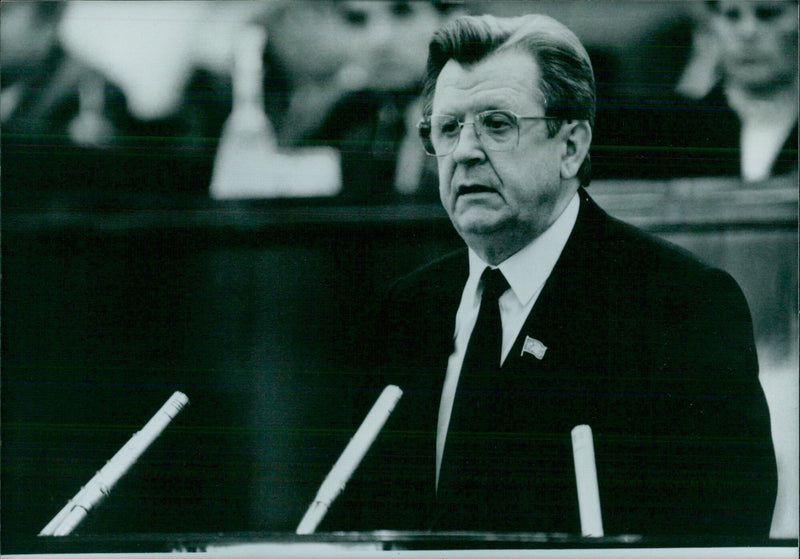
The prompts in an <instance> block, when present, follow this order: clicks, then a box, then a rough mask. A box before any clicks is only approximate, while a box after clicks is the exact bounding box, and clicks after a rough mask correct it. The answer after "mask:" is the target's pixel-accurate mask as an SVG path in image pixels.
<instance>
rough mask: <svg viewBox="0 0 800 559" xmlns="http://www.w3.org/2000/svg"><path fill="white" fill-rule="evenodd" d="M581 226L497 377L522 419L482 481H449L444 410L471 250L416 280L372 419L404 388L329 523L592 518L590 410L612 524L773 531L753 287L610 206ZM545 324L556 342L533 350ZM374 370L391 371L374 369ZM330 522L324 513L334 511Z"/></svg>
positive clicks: (380, 344)
mask: <svg viewBox="0 0 800 559" xmlns="http://www.w3.org/2000/svg"><path fill="white" fill-rule="evenodd" d="M580 196H581V207H580V212H579V216H578V220H577V223H576V225H575V229H574V230H573V232H572V235H571V236H570V238H569V241H568V242H567V244H566V247H565V248H564V251H563V253H562V255H561V257H560V259H559V260H558V263H557V264H556V267H555V269H554V270H553V273H552V274H551V276H550V278H549V279H548V280H547V282H546V284H545V286H544V288H543V291H542V293H541V295H540V297H539V299H538V301H537V302H536V304H535V306H534V308H533V310H532V312H531V314H530V316H529V317H528V318H527V320H526V322H525V324H524V326H523V328H522V330H521V332H520V335H519V337H518V338H517V340H516V342H515V344H514V346H513V348H512V349H511V352H510V354H509V355H508V357H507V359H506V361H505V363H504V365H503V368H502V369H503V374H502V375H501V376H500V378H498V386H497V390H496V397H495V398H494V401H493V405H494V406H495V409H496V414H497V416H498V417H500V416H502V417H505V418H511V419H512V422H511V423H512V427H511V429H510V431H507V432H501V433H497V437H496V441H497V442H496V444H495V445H493V446H492V447H491V448H490V449H487V455H486V458H487V461H488V462H489V463H490V464H491V467H490V468H487V475H486V479H485V480H484V483H483V484H482V485H481V487H478V488H472V489H471V490H470V492H469V494H466V493H465V494H462V495H456V496H455V497H454V498H452V499H448V500H447V501H446V502H442V500H441V499H440V500H439V501H438V502H437V499H436V498H435V491H434V487H435V482H434V479H435V477H434V476H435V440H436V423H437V414H438V409H439V399H440V395H441V390H442V382H443V379H444V374H445V370H446V366H447V359H448V356H449V355H450V353H451V351H452V349H453V330H454V317H455V314H456V309H457V307H458V304H459V300H460V295H461V292H462V289H463V286H464V283H465V281H466V278H467V274H468V264H467V255H466V250H462V251H459V252H458V253H455V254H452V255H450V256H448V257H445V258H444V259H442V260H440V261H437V262H434V263H433V264H431V265H429V266H427V267H425V268H422V269H421V270H419V271H417V272H415V273H413V274H411V275H409V276H407V277H405V278H402V279H400V280H399V281H397V282H396V283H395V284H394V286H393V288H392V289H391V291H390V293H389V294H388V297H387V299H386V301H385V304H384V306H383V308H382V312H381V314H380V320H379V322H378V326H376V328H375V332H374V333H375V334H376V338H377V339H376V340H374V341H371V342H370V343H369V344H365V347H366V348H367V349H368V353H369V356H371V357H372V358H373V361H372V366H373V367H375V369H373V372H372V373H371V374H369V375H368V376H367V378H368V379H369V381H368V382H365V383H364V384H363V385H362V386H361V388H360V389H359V390H358V394H359V395H360V396H363V399H364V400H365V404H363V405H362V406H361V407H358V406H356V407H355V408H354V409H355V410H357V414H358V415H359V417H360V418H363V415H360V414H362V413H366V409H368V407H369V405H371V403H372V402H374V399H375V398H376V397H377V395H378V393H379V390H380V389H381V388H382V387H383V386H384V385H386V384H389V383H392V384H397V385H399V386H400V387H401V388H402V389H403V390H404V395H403V398H402V399H401V400H400V402H399V404H398V406H397V408H396V409H395V411H394V413H393V415H392V416H391V418H390V419H389V422H388V423H387V425H386V427H385V429H384V431H383V432H382V434H381V436H380V437H379V439H378V441H377V442H376V444H375V445H374V446H373V448H372V449H371V451H370V453H369V454H368V455H367V457H366V459H365V461H364V462H363V463H362V465H361V467H360V468H359V470H358V472H357V474H356V476H355V477H354V479H353V480H352V481H351V482H350V484H349V485H348V487H347V488H346V490H345V492H344V493H343V496H342V498H341V499H340V500H339V502H337V503H336V504H335V506H334V508H333V509H332V511H331V513H329V518H330V520H329V524H328V525H327V527H328V528H330V529H334V528H347V529H353V530H363V529H404V530H419V529H428V528H431V527H432V528H433V529H435V530H448V529H454V530H455V529H458V530H462V529H465V530H496V531H528V532H531V531H533V532H566V533H574V534H579V533H580V523H579V513H578V506H577V490H576V484H575V474H574V466H573V457H572V450H571V442H570V431H571V429H572V428H573V427H574V426H575V425H578V424H584V423H585V424H588V425H589V426H591V428H592V430H593V433H594V445H595V454H596V462H597V471H598V479H599V487H600V500H601V503H602V515H603V522H604V527H605V533H606V534H607V535H618V534H643V535H648V536H649V535H687V534H701V535H705V534H728V535H757V536H766V535H767V534H768V532H769V527H770V521H771V516H772V511H773V506H774V502H775V495H776V486H777V481H776V477H777V476H776V465H775V457H774V451H773V447H772V442H771V435H770V423H769V411H768V409H767V405H766V401H765V398H764V394H763V391H762V389H761V387H760V384H759V381H758V375H757V373H758V365H757V360H756V352H755V347H754V342H753V334H752V325H751V319H750V315H749V311H748V307H747V304H746V302H745V299H744V297H743V295H742V292H741V290H740V289H739V288H738V286H737V285H736V283H735V282H734V280H733V279H732V278H731V277H730V276H729V275H728V274H726V273H725V272H722V271H720V270H717V269H712V268H710V267H708V266H705V265H703V264H701V263H699V262H698V261H697V260H695V259H694V258H692V257H691V256H690V255H688V254H687V253H685V252H683V251H681V250H680V249H677V248H675V247H672V246H668V245H667V244H666V243H663V242H660V241H658V240H655V239H653V238H651V237H649V236H646V235H645V234H643V233H642V232H640V231H638V230H636V229H634V228H633V227H631V226H628V225H626V224H623V223H621V222H619V221H616V220H614V219H612V218H610V217H609V216H608V215H607V214H606V213H605V212H603V211H602V210H601V209H600V208H599V207H598V206H596V205H595V203H594V202H593V201H592V200H591V199H590V198H589V197H588V195H587V194H586V192H585V191H583V190H581V193H580ZM526 336H530V337H533V338H536V339H538V340H540V341H542V342H543V343H544V344H545V345H546V346H547V351H546V353H545V355H544V357H543V358H542V359H541V360H539V359H537V358H536V357H534V356H532V355H531V354H529V353H523V352H522V344H523V342H524V340H525V338H526ZM374 371H380V373H376V372H374ZM322 529H324V526H323V528H322Z"/></svg>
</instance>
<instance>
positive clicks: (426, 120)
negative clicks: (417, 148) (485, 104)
mask: <svg viewBox="0 0 800 559" xmlns="http://www.w3.org/2000/svg"><path fill="white" fill-rule="evenodd" d="M490 113H500V114H503V115H511V116H512V117H514V120H513V124H514V126H515V128H516V130H517V140H516V142H509V144H508V147H503V148H502V149H495V148H490V147H489V146H487V145H486V144H485V143H484V141H483V138H482V137H481V133H480V131H479V130H478V128H476V127H475V121H476V119H477V120H482V119H481V116H485V115H487V114H490ZM434 116H449V117H452V118H453V119H454V120H455V121H456V123H457V124H458V135H457V136H456V140H455V142H454V143H453V149H451V150H450V151H448V152H447V153H441V154H440V153H431V152H430V151H428V146H427V144H426V142H430V145H431V149H433V143H432V141H431V139H430V133H431V128H430V126H431V118H433V117H434ZM520 120H563V118H562V117H558V116H523V115H518V114H517V113H515V112H514V111H510V110H507V109H489V110H486V111H481V112H479V113H476V114H475V116H474V117H473V118H472V121H466V120H464V121H462V120H460V119H459V118H458V117H456V116H454V115H449V114H437V115H430V116H428V117H423V118H422V120H420V121H419V123H417V132H418V133H419V136H420V140H421V141H422V147H423V149H424V150H425V154H426V155H430V156H431V157H447V156H448V155H450V154H452V153H453V152H454V151H455V150H456V148H458V143H459V142H460V141H461V131H462V130H463V129H464V126H466V125H467V124H471V125H472V127H473V130H475V136H476V137H477V138H478V141H479V142H480V144H481V146H482V147H483V148H484V149H486V150H488V151H495V152H504V151H511V150H513V149H515V148H516V147H517V146H519V136H520V127H519V121H520ZM426 126H427V127H428V130H427V134H428V136H427V139H426V137H425V132H424V131H423V130H424V128H425V127H426ZM512 143H513V145H512Z"/></svg>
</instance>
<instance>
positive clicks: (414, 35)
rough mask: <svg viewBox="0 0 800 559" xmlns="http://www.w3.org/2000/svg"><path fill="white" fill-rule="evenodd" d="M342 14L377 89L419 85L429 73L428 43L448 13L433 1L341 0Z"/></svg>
mask: <svg viewBox="0 0 800 559" xmlns="http://www.w3.org/2000/svg"><path fill="white" fill-rule="evenodd" d="M336 4H337V7H338V11H339V15H340V17H341V18H342V20H343V21H344V23H345V25H346V26H347V28H348V30H347V34H348V36H349V39H348V40H351V41H353V44H354V46H355V50H354V62H355V63H356V64H357V65H358V66H360V67H362V68H363V69H364V70H365V71H366V74H367V76H368V84H367V87H369V88H370V89H373V90H377V91H381V90H401V89H407V88H412V87H415V86H417V85H418V84H419V83H420V81H421V79H422V76H423V74H424V73H425V63H426V61H427V57H428V43H429V41H430V39H431V36H432V35H433V32H434V31H435V30H436V29H437V28H438V27H439V26H440V25H441V24H442V23H443V22H444V19H445V17H446V16H444V15H443V14H442V13H440V12H439V11H438V10H437V9H436V8H435V7H434V6H433V4H432V3H431V2H425V1H419V0H417V1H411V0H393V1H386V0H384V1H375V0H358V1H352V0H339V1H337V2H336Z"/></svg>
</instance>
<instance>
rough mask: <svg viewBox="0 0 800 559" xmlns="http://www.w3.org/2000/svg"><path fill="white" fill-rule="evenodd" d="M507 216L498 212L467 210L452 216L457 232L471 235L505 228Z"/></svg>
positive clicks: (480, 234) (490, 233) (484, 234)
mask: <svg viewBox="0 0 800 559" xmlns="http://www.w3.org/2000/svg"><path fill="white" fill-rule="evenodd" d="M507 222H508V217H507V216H504V215H502V214H501V213H499V212H487V211H475V210H469V211H466V212H461V213H459V214H458V215H456V216H454V217H453V224H454V226H455V228H456V230H458V232H459V233H461V234H462V236H463V235H472V236H488V235H492V234H494V233H497V232H499V231H502V230H503V229H504V228H505V225H506V224H507Z"/></svg>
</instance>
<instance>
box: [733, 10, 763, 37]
mask: <svg viewBox="0 0 800 559" xmlns="http://www.w3.org/2000/svg"><path fill="white" fill-rule="evenodd" d="M758 26H759V23H758V18H757V17H756V14H755V13H754V12H753V10H743V11H742V16H741V18H740V19H739V21H738V22H737V24H736V30H737V31H738V33H739V34H740V35H741V36H742V37H753V36H755V35H756V34H757V33H758V31H759V29H758Z"/></svg>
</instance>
